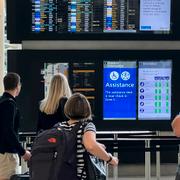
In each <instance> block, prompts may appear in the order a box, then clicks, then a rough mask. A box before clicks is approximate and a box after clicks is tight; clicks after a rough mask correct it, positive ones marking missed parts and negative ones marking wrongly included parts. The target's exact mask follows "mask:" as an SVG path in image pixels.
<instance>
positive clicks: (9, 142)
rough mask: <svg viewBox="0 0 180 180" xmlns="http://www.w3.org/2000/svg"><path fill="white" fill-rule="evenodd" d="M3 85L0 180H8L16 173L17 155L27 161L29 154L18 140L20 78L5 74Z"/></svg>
mask: <svg viewBox="0 0 180 180" xmlns="http://www.w3.org/2000/svg"><path fill="white" fill-rule="evenodd" d="M3 84H4V93H3V95H2V96H1V97H0V180H8V179H10V177H11V176H12V175H14V174H16V173H17V172H18V167H19V156H18V154H19V155H20V156H22V157H23V159H24V160H25V161H27V160H29V159H30V157H31V153H30V152H29V151H27V150H25V149H24V148H23V147H22V145H21V143H20V142H19V140H18V129H19V120H20V113H19V110H18V108H17V105H16V99H15V98H16V97H17V96H18V95H19V93H20V90H21V82H20V76H19V75H18V74H16V73H7V75H6V76H5V77H4V79H3Z"/></svg>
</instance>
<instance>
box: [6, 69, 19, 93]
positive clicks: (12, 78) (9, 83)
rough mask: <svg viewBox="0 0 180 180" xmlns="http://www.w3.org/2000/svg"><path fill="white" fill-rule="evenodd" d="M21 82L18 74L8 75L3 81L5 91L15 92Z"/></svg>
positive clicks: (11, 73)
mask: <svg viewBox="0 0 180 180" xmlns="http://www.w3.org/2000/svg"><path fill="white" fill-rule="evenodd" d="M20 80H21V78H20V76H19V75H18V74H17V73H13V72H10V73H7V74H6V76H4V79H3V83H4V90H14V89H15V88H16V87H17V86H18V84H19V83H20Z"/></svg>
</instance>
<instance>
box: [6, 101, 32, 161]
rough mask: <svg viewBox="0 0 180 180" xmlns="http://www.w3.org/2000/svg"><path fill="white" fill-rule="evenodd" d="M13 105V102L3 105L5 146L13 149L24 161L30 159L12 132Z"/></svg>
mask: <svg viewBox="0 0 180 180" xmlns="http://www.w3.org/2000/svg"><path fill="white" fill-rule="evenodd" d="M15 108H16V107H15V105H14V103H13V102H7V103H4V111H3V115H4V117H6V120H5V122H4V123H5V127H4V128H3V131H4V134H5V135H6V136H5V139H6V143H7V145H9V146H10V147H12V148H15V149H16V150H17V152H18V154H19V155H21V156H23V157H24V159H25V160H28V159H29V158H30V153H29V152H28V151H26V150H25V149H24V148H23V147H22V145H21V143H20V142H19V140H18V137H17V135H16V133H15V131H14V126H13V125H14V118H15Z"/></svg>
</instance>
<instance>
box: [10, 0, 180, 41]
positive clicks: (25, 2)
mask: <svg viewBox="0 0 180 180" xmlns="http://www.w3.org/2000/svg"><path fill="white" fill-rule="evenodd" d="M179 7H180V1H179V0H172V8H171V19H172V20H171V21H172V22H171V31H170V34H152V33H150V32H143V33H40V34H36V33H31V4H30V0H14V1H12V0H7V38H8V40H10V41H11V43H19V42H21V41H22V40H180V33H179V32H180V24H179V17H180V11H179Z"/></svg>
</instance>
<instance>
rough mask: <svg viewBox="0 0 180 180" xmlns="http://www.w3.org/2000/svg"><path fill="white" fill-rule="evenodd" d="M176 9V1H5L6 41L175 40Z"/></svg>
mask: <svg viewBox="0 0 180 180" xmlns="http://www.w3.org/2000/svg"><path fill="white" fill-rule="evenodd" d="M19 6H21V9H20V8H19ZM179 6H180V2H179V0H69V1H68V0H63V1H62V0H43V1H42V0H14V1H12V0H7V37H8V40H11V41H12V42H14V41H15V42H16V41H18V40H66V39H72V40H79V39H82V40H83V39H87V40H96V39H110V40H117V39H118V40H121V39H132V40H133V39H137V40H144V39H146V40H147V39H148V40H151V39H152V40H153V39H154V40H168V39H172V40H177V39H180V33H179V32H180V26H179V23H178V22H179V16H180V12H179V9H178V7H179ZM22 24H23V28H22Z"/></svg>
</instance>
